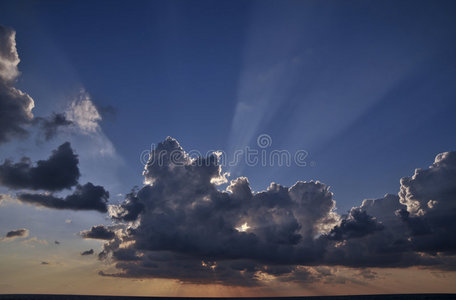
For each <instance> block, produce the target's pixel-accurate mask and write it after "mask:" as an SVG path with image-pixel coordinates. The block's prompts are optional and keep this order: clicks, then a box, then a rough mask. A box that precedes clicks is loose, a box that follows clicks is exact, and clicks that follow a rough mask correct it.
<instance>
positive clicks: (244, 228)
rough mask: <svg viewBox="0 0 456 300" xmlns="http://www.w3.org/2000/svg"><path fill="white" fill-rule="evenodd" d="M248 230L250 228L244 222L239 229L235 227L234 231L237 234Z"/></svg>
mask: <svg viewBox="0 0 456 300" xmlns="http://www.w3.org/2000/svg"><path fill="white" fill-rule="evenodd" d="M249 228H250V226H249V225H248V224H247V222H245V223H244V224H242V225H241V226H239V227H236V228H235V229H236V230H237V231H239V232H246V231H247V229H249Z"/></svg>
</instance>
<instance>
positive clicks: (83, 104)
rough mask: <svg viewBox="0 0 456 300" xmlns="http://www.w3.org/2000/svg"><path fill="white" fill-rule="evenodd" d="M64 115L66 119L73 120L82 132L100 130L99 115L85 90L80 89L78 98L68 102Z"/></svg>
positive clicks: (87, 132)
mask: <svg viewBox="0 0 456 300" xmlns="http://www.w3.org/2000/svg"><path fill="white" fill-rule="evenodd" d="M65 115H66V119H68V120H69V121H71V122H74V123H75V124H76V125H77V126H78V127H79V129H80V130H81V132H82V133H85V134H91V133H96V132H99V131H100V130H101V128H100V125H99V124H98V123H99V122H100V121H101V115H100V113H99V112H98V110H97V108H96V107H95V105H94V104H93V102H92V100H91V99H90V96H89V94H88V93H86V92H85V91H81V93H80V96H79V99H77V100H75V101H73V102H72V103H71V104H70V106H69V107H68V109H67V110H66V112H65Z"/></svg>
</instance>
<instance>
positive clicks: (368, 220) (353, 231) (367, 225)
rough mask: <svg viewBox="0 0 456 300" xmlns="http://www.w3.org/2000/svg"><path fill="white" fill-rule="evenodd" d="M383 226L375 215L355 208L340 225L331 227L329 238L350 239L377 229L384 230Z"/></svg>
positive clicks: (337, 239)
mask: <svg viewBox="0 0 456 300" xmlns="http://www.w3.org/2000/svg"><path fill="white" fill-rule="evenodd" d="M383 228H384V227H383V225H382V224H380V223H378V222H377V220H376V219H375V218H374V217H372V216H369V215H368V214H367V213H366V212H365V211H362V210H361V209H359V208H353V209H352V210H351V211H350V215H349V216H348V218H347V219H344V220H342V222H341V223H340V225H337V226H335V227H334V228H333V229H331V232H330V233H329V235H328V238H329V239H331V240H336V241H341V240H348V239H351V238H357V237H363V236H366V235H368V234H371V233H373V232H375V231H377V230H383Z"/></svg>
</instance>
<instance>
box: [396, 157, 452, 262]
mask: <svg viewBox="0 0 456 300" xmlns="http://www.w3.org/2000/svg"><path fill="white" fill-rule="evenodd" d="M455 182H456V152H444V153H441V154H439V155H437V156H436V158H435V161H434V163H433V164H432V165H431V166H430V167H429V168H427V169H424V170H422V169H416V170H415V174H413V176H412V177H404V178H402V179H401V187H400V192H399V197H400V202H401V203H402V204H404V205H405V206H406V210H405V209H403V210H402V211H400V212H399V215H400V216H401V217H402V219H403V220H404V222H405V223H406V224H407V226H408V228H409V229H410V230H411V233H412V234H411V240H412V245H413V248H414V250H416V251H424V252H428V253H431V254H435V253H438V252H452V251H453V252H455V251H456V235H455V234H454V232H455V231H456V219H455V218H454V216H455V213H456V201H455V199H456V184H455Z"/></svg>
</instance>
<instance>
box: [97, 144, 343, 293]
mask: <svg viewBox="0 0 456 300" xmlns="http://www.w3.org/2000/svg"><path fill="white" fill-rule="evenodd" d="M144 176H145V181H146V182H148V183H149V184H147V185H145V186H144V187H143V188H142V189H140V190H139V191H135V190H133V191H132V192H131V193H130V194H128V195H127V198H126V200H125V202H124V203H122V204H120V205H118V206H111V207H110V212H111V215H112V218H113V219H114V220H117V221H120V222H127V223H129V224H134V225H132V226H130V227H128V226H127V227H126V228H125V229H124V230H123V231H121V233H120V236H119V237H116V238H114V239H113V240H111V241H110V242H108V243H107V244H105V246H104V251H103V252H102V253H101V255H100V257H105V255H107V254H112V257H113V258H114V260H116V261H118V264H117V266H118V268H119V269H121V270H122V272H121V273H119V274H117V275H115V276H127V277H130V276H131V277H162V278H178V279H180V280H184V281H192V282H199V281H205V280H210V278H212V277H213V275H212V274H213V272H217V278H219V280H221V281H223V282H224V283H228V282H229V283H231V284H243V285H254V284H257V281H258V280H257V277H258V276H260V275H261V274H269V273H274V274H277V268H275V267H274V266H276V265H281V264H283V265H290V264H306V263H309V262H313V261H316V260H318V259H319V257H321V255H322V251H321V249H320V246H319V245H318V243H319V242H318V241H315V240H314V237H315V236H318V235H321V234H323V233H324V231H323V229H322V228H324V226H323V225H328V224H330V223H331V222H333V223H334V224H335V222H336V220H335V218H334V209H335V201H334V199H333V195H332V193H331V192H330V191H329V187H328V186H326V185H324V184H322V183H320V182H313V181H311V182H297V183H296V184H295V185H293V186H292V187H284V186H282V185H279V184H276V183H272V184H271V185H270V186H269V188H268V189H267V190H266V191H263V192H259V193H254V192H252V190H251V188H250V184H249V182H248V180H247V178H243V177H241V178H238V179H236V180H233V181H232V182H231V184H230V185H229V187H228V188H227V190H226V191H219V190H218V189H217V186H216V185H215V183H214V182H215V181H216V180H215V179H218V178H220V177H222V176H223V174H222V172H221V167H220V166H219V165H218V157H217V156H216V155H212V156H209V157H207V158H196V159H192V158H191V157H189V156H188V155H187V153H185V151H184V150H183V149H182V147H181V146H180V145H179V144H178V142H177V141H176V140H174V139H172V138H167V139H166V140H165V141H164V142H162V143H160V144H158V146H157V148H156V149H155V150H154V151H153V153H152V154H151V157H150V160H149V163H148V164H147V166H146V168H145V171H144ZM237 228H238V229H237ZM285 269H287V268H285ZM292 269H293V268H292V267H290V268H288V269H287V270H288V272H291V271H292ZM218 270H220V271H218ZM208 271H210V272H209V273H208ZM219 272H220V273H219ZM104 275H106V274H104ZM111 275H113V274H111Z"/></svg>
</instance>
